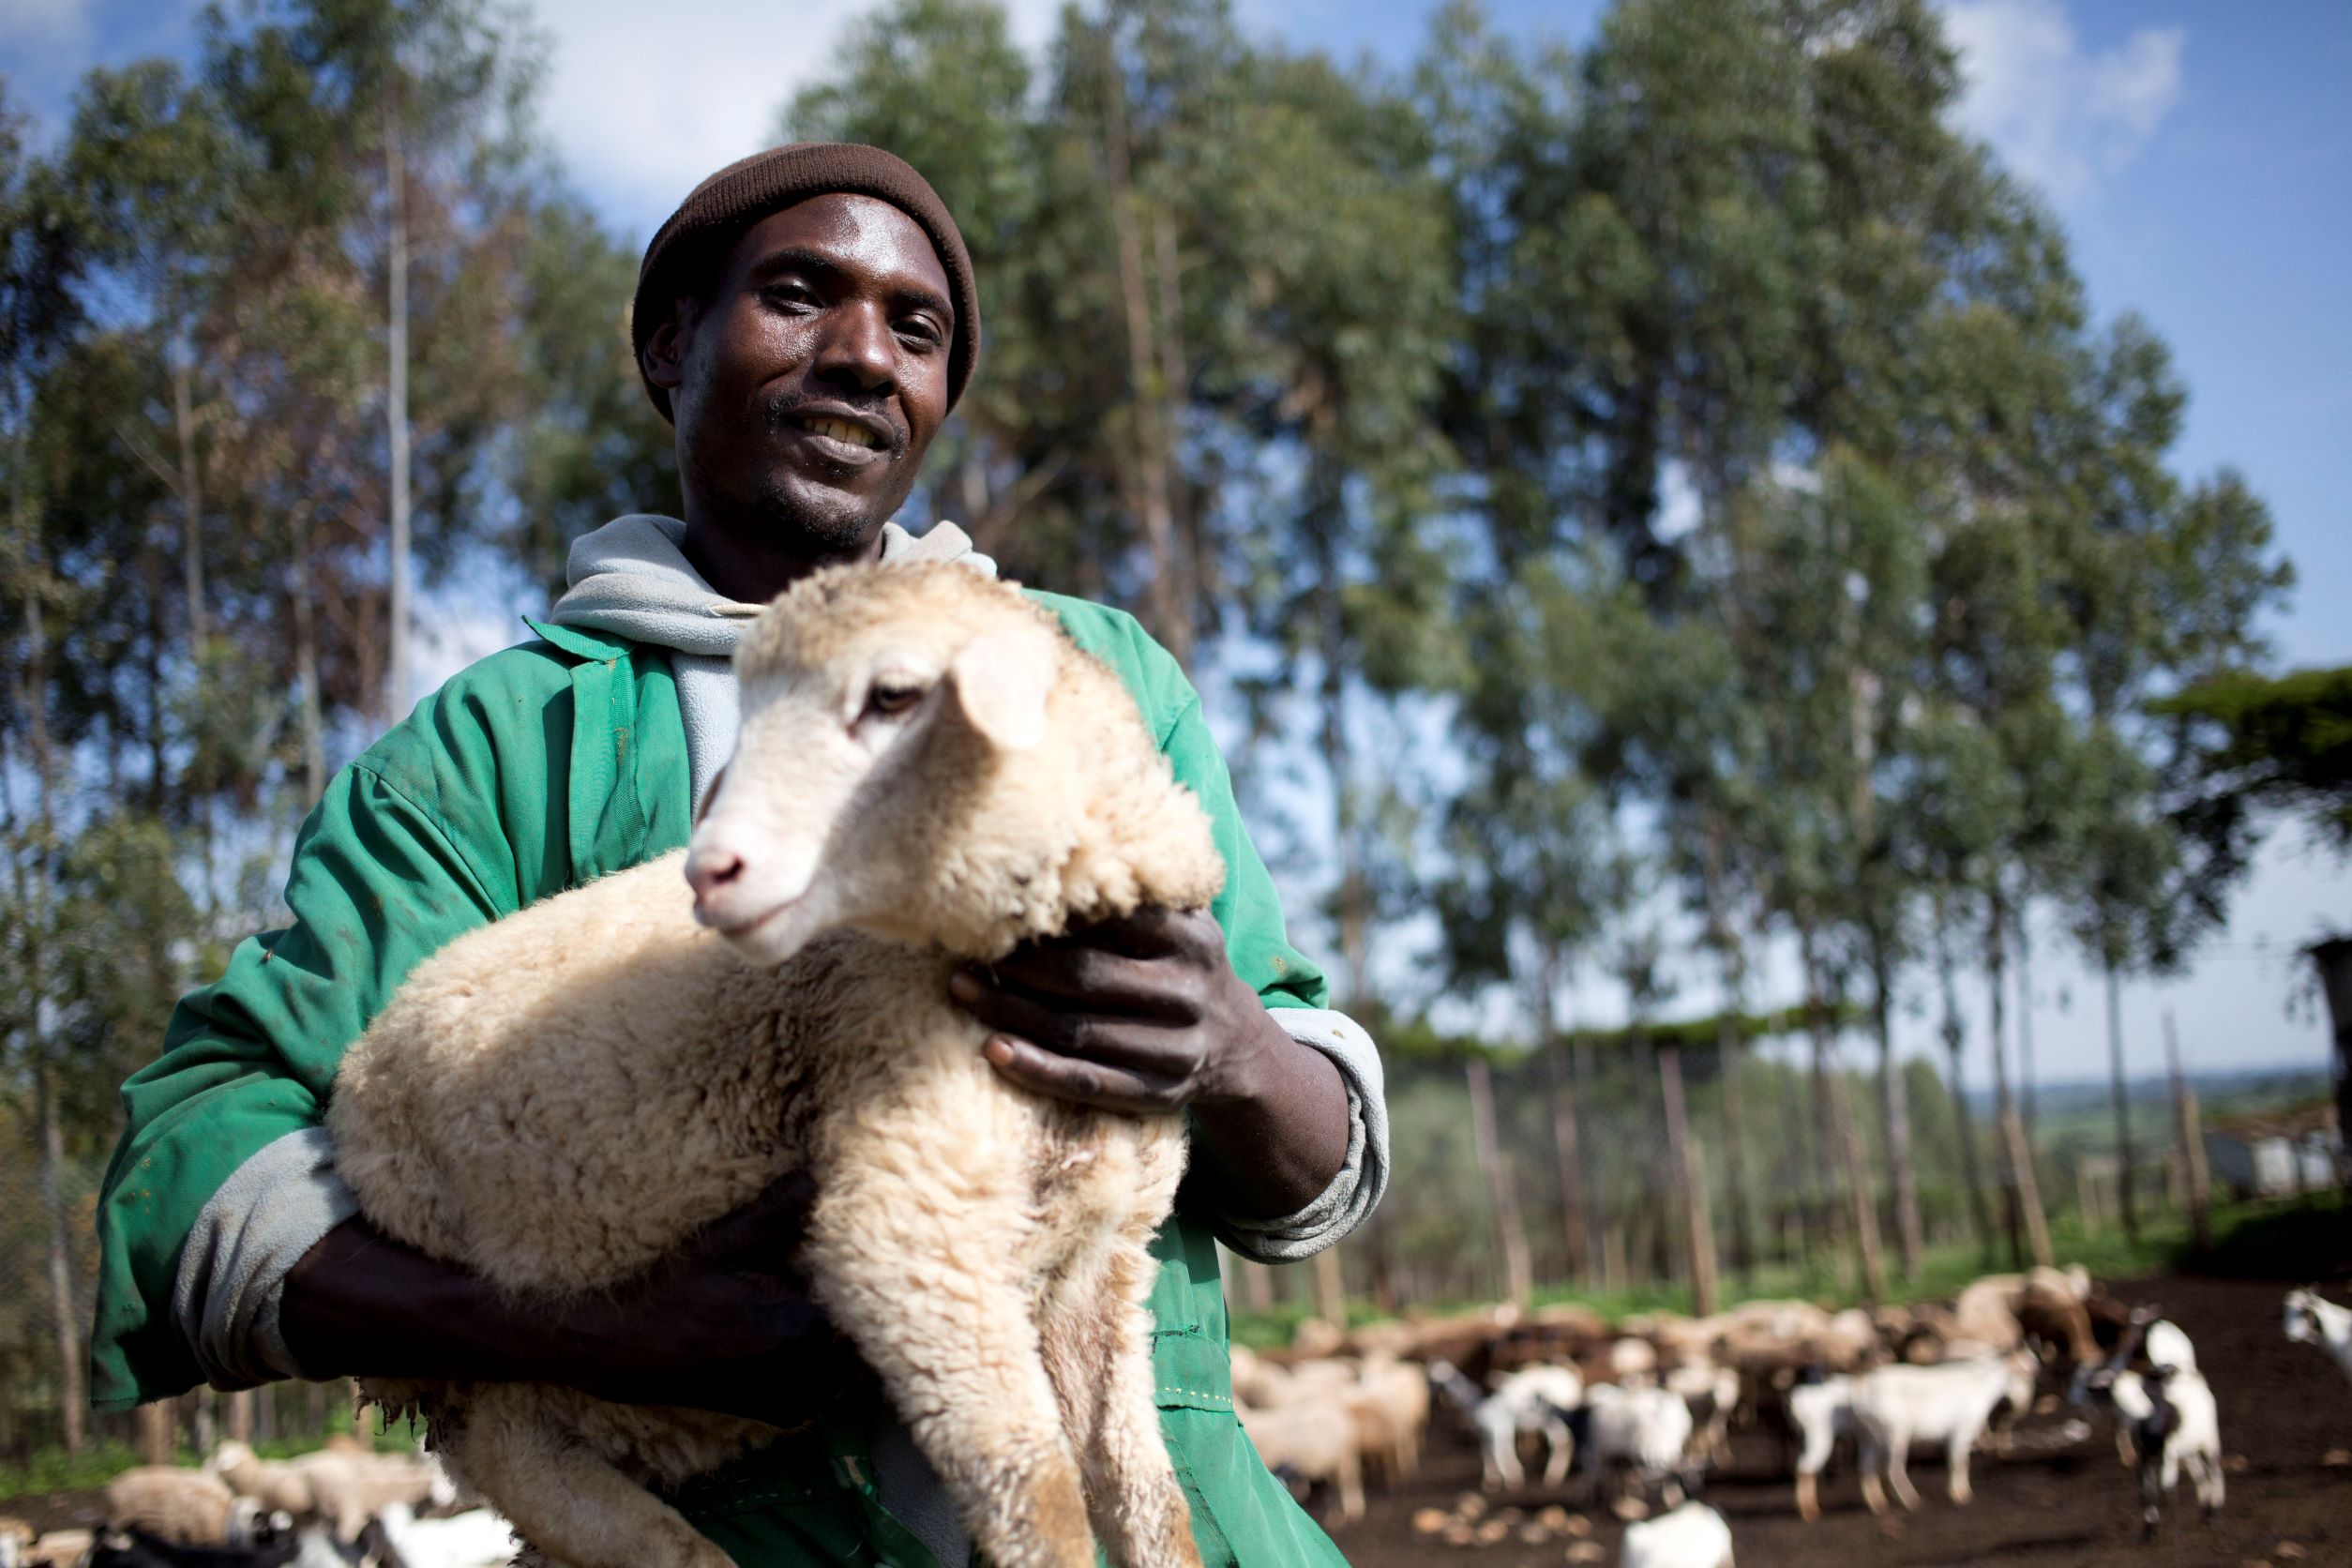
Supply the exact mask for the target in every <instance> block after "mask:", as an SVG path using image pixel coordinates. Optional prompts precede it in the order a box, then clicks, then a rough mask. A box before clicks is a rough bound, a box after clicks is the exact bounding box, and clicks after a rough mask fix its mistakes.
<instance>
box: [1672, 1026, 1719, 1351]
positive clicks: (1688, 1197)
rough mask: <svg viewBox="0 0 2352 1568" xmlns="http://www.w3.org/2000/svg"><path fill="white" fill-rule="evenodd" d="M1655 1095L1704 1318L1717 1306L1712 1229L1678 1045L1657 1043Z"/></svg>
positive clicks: (1696, 1303) (1698, 1313) (1694, 1291)
mask: <svg viewBox="0 0 2352 1568" xmlns="http://www.w3.org/2000/svg"><path fill="white" fill-rule="evenodd" d="M1658 1095H1659V1099H1660V1101H1661V1103H1662V1104H1663V1105H1664V1106H1665V1108H1666V1148H1667V1150H1668V1152H1669V1153H1671V1155H1672V1156H1673V1160H1674V1182H1675V1187H1676V1189H1677V1190H1676V1193H1675V1197H1676V1198H1677V1199H1679V1200H1680V1202H1681V1208H1682V1238H1683V1242H1684V1244H1685V1246H1686V1247H1687V1249H1688V1251H1689V1254H1690V1265H1689V1266H1690V1271H1691V1312H1692V1315H1693V1316H1695V1317H1699V1318H1705V1317H1709V1316H1711V1314H1712V1313H1713V1312H1714V1310H1715V1233H1714V1226H1713V1224H1712V1222H1711V1220H1710V1218H1709V1216H1708V1211H1707V1178H1706V1175H1705V1173H1704V1172H1703V1171H1702V1170H1701V1168H1700V1166H1699V1151H1698V1145H1697V1144H1696V1142H1695V1141H1694V1140H1693V1139H1692V1138H1691V1123H1690V1112H1689V1110H1688V1109H1687V1108H1685V1106H1684V1105H1683V1102H1682V1048H1681V1047H1680V1046H1671V1045H1669V1046H1660V1047H1659V1048H1658Z"/></svg>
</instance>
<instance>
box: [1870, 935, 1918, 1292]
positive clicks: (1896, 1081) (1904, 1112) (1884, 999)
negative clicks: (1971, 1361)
mask: <svg viewBox="0 0 2352 1568" xmlns="http://www.w3.org/2000/svg"><path fill="white" fill-rule="evenodd" d="M1889 967H1890V966H1889V964H1888V961H1887V945H1886V940H1885V934H1884V933H1883V932H1881V931H1879V930H1878V929H1877V927H1875V926H1874V927H1872V928H1871V932H1870V1022H1871V1029H1872V1033H1875V1034H1876V1035H1877V1041H1878V1108H1879V1114H1880V1115H1881V1116H1882V1117H1884V1119H1885V1121H1886V1124H1887V1174H1888V1176H1889V1177H1890V1178H1892V1180H1891V1183H1890V1185H1891V1186H1892V1189H1893V1194H1894V1235H1895V1245H1896V1247H1897V1249H1898V1250H1899V1251H1900V1253H1901V1254H1902V1259H1903V1273H1904V1275H1905V1276H1906V1277H1907V1278H1912V1279H1916V1278H1917V1277H1919V1271H1920V1261H1921V1258H1922V1255H1923V1254H1924V1252H1925V1251H1926V1237H1925V1235H1924V1233H1923V1232H1922V1229H1921V1226H1920V1217H1919V1171H1918V1169H1917V1168H1915V1167H1914V1166H1913V1164H1912V1159H1911V1107H1910V1095H1909V1093H1907V1091H1906V1090H1905V1088H1904V1084H1903V1072H1902V1068H1901V1067H1900V1066H1899V1065H1898V1064H1897V1063H1896V1062H1895V1059H1894V999H1893V998H1892V996H1890V995H1889V994H1888V993H1889V991H1890V990H1891V989H1892V985H1893V981H1892V977H1891V976H1890V975H1889V974H1888V972H1887V971H1888V969H1889Z"/></svg>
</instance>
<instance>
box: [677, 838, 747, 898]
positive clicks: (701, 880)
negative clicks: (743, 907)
mask: <svg viewBox="0 0 2352 1568" xmlns="http://www.w3.org/2000/svg"><path fill="white" fill-rule="evenodd" d="M742 875H743V856H741V855H739V854H737V853H736V852H734V851H732V850H730V849H701V850H696V851H695V852H693V853H691V854H689V855H687V856H686V885H687V886H688V887H691V888H692V889H694V901H695V902H696V903H698V904H700V903H703V902H705V901H707V900H708V899H709V898H710V897H711V895H712V894H714V893H716V891H717V890H718V889H720V888H722V887H725V886H726V885H727V884H728V883H730V882H733V881H734V880H735V879H736V878H738V877H740V876H742Z"/></svg>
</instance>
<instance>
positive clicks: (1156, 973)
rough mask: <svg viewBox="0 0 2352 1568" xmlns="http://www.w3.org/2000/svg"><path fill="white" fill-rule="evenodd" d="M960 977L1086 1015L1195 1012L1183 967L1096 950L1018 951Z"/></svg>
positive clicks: (1178, 1018) (1179, 1019)
mask: <svg viewBox="0 0 2352 1568" xmlns="http://www.w3.org/2000/svg"><path fill="white" fill-rule="evenodd" d="M964 973H965V974H966V975H967V976H969V977H970V979H972V980H973V981H976V982H978V984H979V985H980V986H981V987H984V988H989V989H995V990H1002V991H1010V992H1015V993H1020V992H1026V993H1028V995H1029V996H1030V997H1032V998H1033V999H1034V1000H1037V1001H1040V1002H1043V1003H1047V1004H1048V1005H1052V1004H1056V1003H1079V1004H1081V1005H1080V1007H1079V1008H1078V1010H1079V1011H1084V1012H1090V1013H1117V1014H1123V1015H1125V1016H1127V1017H1130V1018H1151V1019H1153V1020H1155V1021H1158V1022H1161V1023H1189V1022H1191V1021H1192V1020H1193V1018H1194V1017H1195V1016H1197V1015H1198V1014H1199V997H1198V995H1197V994H1196V992H1197V990H1198V988H1197V987H1195V986H1188V985H1187V984H1186V982H1187V981H1188V980H1190V979H1192V978H1193V977H1192V976H1191V974H1190V973H1189V972H1187V971H1186V970H1184V967H1183V966H1182V965H1171V964H1170V963H1168V960H1167V959H1165V958H1132V957H1127V956H1125V955H1124V954H1122V953H1114V952H1111V951H1109V950H1108V949H1105V948H1100V947H1038V948H1022V949H1019V950H1018V951H1016V952H1014V953H1013V954H1012V955H1010V956H1009V957H1005V958H1003V959H1002V960H1001V961H999V962H997V963H995V964H993V965H989V966H988V967H987V968H978V967H974V968H972V969H968V970H966V971H965V972H964ZM957 1000H959V1001H960V1000H962V998H961V996H960V994H959V995H958V997H957Z"/></svg>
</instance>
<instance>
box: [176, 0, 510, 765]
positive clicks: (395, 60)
mask: <svg viewBox="0 0 2352 1568" xmlns="http://www.w3.org/2000/svg"><path fill="white" fill-rule="evenodd" d="M537 48H538V46H537V41H536V40H535V38H533V37H531V36H530V35H529V34H528V33H526V32H524V31H523V30H521V27H520V23H519V22H518V19H517V17H516V15H515V13H512V12H509V11H506V10H505V9H502V8H498V7H495V6H494V5H492V4H490V0H299V3H297V4H294V5H290V6H288V7H286V8H282V9H272V10H268V11H264V12H262V13H259V14H258V15H257V16H254V17H251V18H243V17H240V18H236V19H232V18H230V17H229V16H227V15H225V14H222V13H218V12H216V13H211V14H210V15H209V16H208V19H207V23H206V34H205V39H204V57H205V79H206V82H207V84H208V86H209V88H210V90H211V92H212V93H213V95H214V97H215V98H216V99H217V100H218V101H219V104H220V106H221V109H222V112H223V113H226V114H227V115H229V116H230V117H231V118H232V119H233V120H234V122H235V124H236V125H237V126H238V128H239V129H240V132H241V134H242V135H243V136H244V137H245V138H246V139H247V143H248V145H249V149H250V152H249V156H250V157H252V158H254V159H256V160H257V161H258V162H259V163H260V164H261V165H262V166H263V167H264V168H266V169H267V170H268V172H269V178H268V179H267V180H266V181H265V182H264V183H263V184H262V186H261V187H260V188H257V189H256V190H255V191H253V192H252V193H250V194H249V198H248V202H247V205H246V207H245V208H244V209H243V212H242V219H241V223H240V230H241V237H242V238H244V239H245V240H246V241H248V243H249V247H250V249H249V255H250V258H251V259H252V260H253V261H255V262H257V263H261V264H265V265H266V266H268V267H270V268H272V269H274V270H275V271H276V272H277V274H278V275H279V276H280V277H282V278H289V279H294V280H296V281H297V282H298V284H300V285H301V286H303V288H304V290H305V292H306V294H308V298H307V300H306V305H307V307H308V308H309V309H314V310H316V311H317V312H318V322H319V324H321V325H326V326H331V327H332V328H333V329H334V330H335V331H336V332H337V334H338V335H339V341H336V342H332V343H321V344H315V345H312V347H313V350H314V353H315V355H316V357H318V358H320V359H324V360H326V361H328V362H330V363H331V364H333V366H334V368H335V369H337V370H340V369H343V368H344V367H345V366H347V365H348V364H349V363H350V362H351V360H352V359H354V358H358V359H360V360H363V361H368V362H370V363H369V364H368V369H367V374H366V377H365V379H364V380H363V381H361V382H360V383H359V384H357V385H355V386H343V385H338V386H336V387H335V388H334V395H335V396H336V398H337V400H336V402H335V404H334V405H333V412H334V413H335V415H337V417H336V420H335V424H334V428H333V429H332V430H329V431H325V432H322V437H321V439H320V440H319V441H318V442H317V443H315V444H314V445H313V450H312V451H311V452H310V453H309V458H310V460H311V461H312V464H313V465H314V467H313V483H314V484H319V485H324V484H328V483H332V484H333V486H334V487H335V488H336V489H337V490H339V491H340V492H341V497H340V504H339V505H338V506H336V507H335V508H333V509H332V510H330V511H329V512H328V515H329V517H331V518H332V519H333V520H334V523H335V524H336V526H335V527H334V528H332V529H331V530H330V531H329V532H328V534H327V535H325V536H323V537H320V538H316V539H313V540H311V541H310V544H311V549H312V552H313V553H314V554H316V553H321V552H324V553H329V554H336V553H346V552H359V553H363V554H364V553H367V552H369V551H371V550H381V551H382V552H383V554H382V562H383V564H382V565H380V566H378V567H377V568H376V573H375V575H376V576H377V577H378V578H379V579H380V580H382V581H383V582H384V589H383V594H382V597H381V599H380V600H374V599H371V600H369V601H367V602H361V603H355V604H353V605H351V606H349V607H348V610H347V611H344V615H345V618H344V620H343V624H342V625H340V626H337V627H335V628H334V629H335V630H336V631H337V632H339V634H340V638H341V640H342V641H346V642H348V643H349V644H350V645H351V646H353V647H354V649H355V650H356V651H357V652H358V654H359V656H360V668H359V678H360V680H361V683H362V684H363V685H364V686H366V688H367V690H368V693H369V698H370V700H371V703H372V705H373V707H374V709H375V712H376V715H377V716H378V717H379V719H385V718H389V717H392V716H397V714H398V713H399V712H400V710H401V708H402V707H403V705H404V704H405V702H406V701H407V697H408V692H407V681H408V671H409V666H410V663H411V654H410V641H411V637H412V634H413V629H414V628H413V626H412V625H411V622H412V619H413V610H412V599H413V596H414V592H415V580H416V578H417V576H418V569H419V567H420V566H421V567H423V568H424V569H425V570H426V571H427V572H434V571H440V570H445V569H446V568H447V567H448V566H450V565H453V564H455V563H456V562H458V561H460V560H461V559H464V558H465V556H466V554H467V551H468V550H470V549H472V548H473V547H474V546H475V545H476V544H478V543H479V542H480V541H481V540H482V538H483V536H484V535H485V533H486V532H487V531H488V530H489V529H490V522H491V519H490V515H489V514H490V507H489V506H488V505H486V498H485V496H484V495H483V493H482V481H483V479H484V476H485V474H486V472H487V467H486V462H485V460H486V458H487V456H488V454H489V452H490V446H491V444H492V443H493V442H494V441H495V440H496V438H497V436H498V434H499V433H500V432H501V431H502V430H504V428H505V423H506V420H507V418H508V416H509V415H511V412H512V409H513V404H514V399H515V396H516V394H517V391H518V389H519V387H520V384H521V380H522V377H521V370H520V355H519V354H518V352H517V339H516V332H515V325H516V320H517V311H516V307H517V302H518V296H519V293H520V283H519V274H520V261H521V257H522V252H523V243H522V241H523V235H524V232H525V227H526V223H527V215H528V212H529V208H530V195H531V190H532V187H533V182H534V181H535V178H536V175H537V171H536V166H535V163H534V154H535V147H534V144H533V143H532V140H531V136H530V127H529V113H528V111H529V105H530V100H531V96H532V94H533V92H534V91H535V85H536V82H537V58H538V56H537ZM377 302H381V303H380V305H379V304H378V303H377ZM379 335H380V337H379ZM378 341H380V342H381V344H382V347H381V348H380V349H378V348H376V346H375V345H376V343H377V342H378ZM379 355H380V357H378V356H379ZM376 430H380V431H381V432H382V434H381V437H380V444H379V441H378V440H376V439H370V436H371V434H372V432H373V431H376ZM320 463H332V464H333V465H334V468H333V471H332V473H331V475H330V474H326V473H321V472H319V471H318V470H317V468H316V466H315V465H317V464H320ZM354 580H355V577H354Z"/></svg>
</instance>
